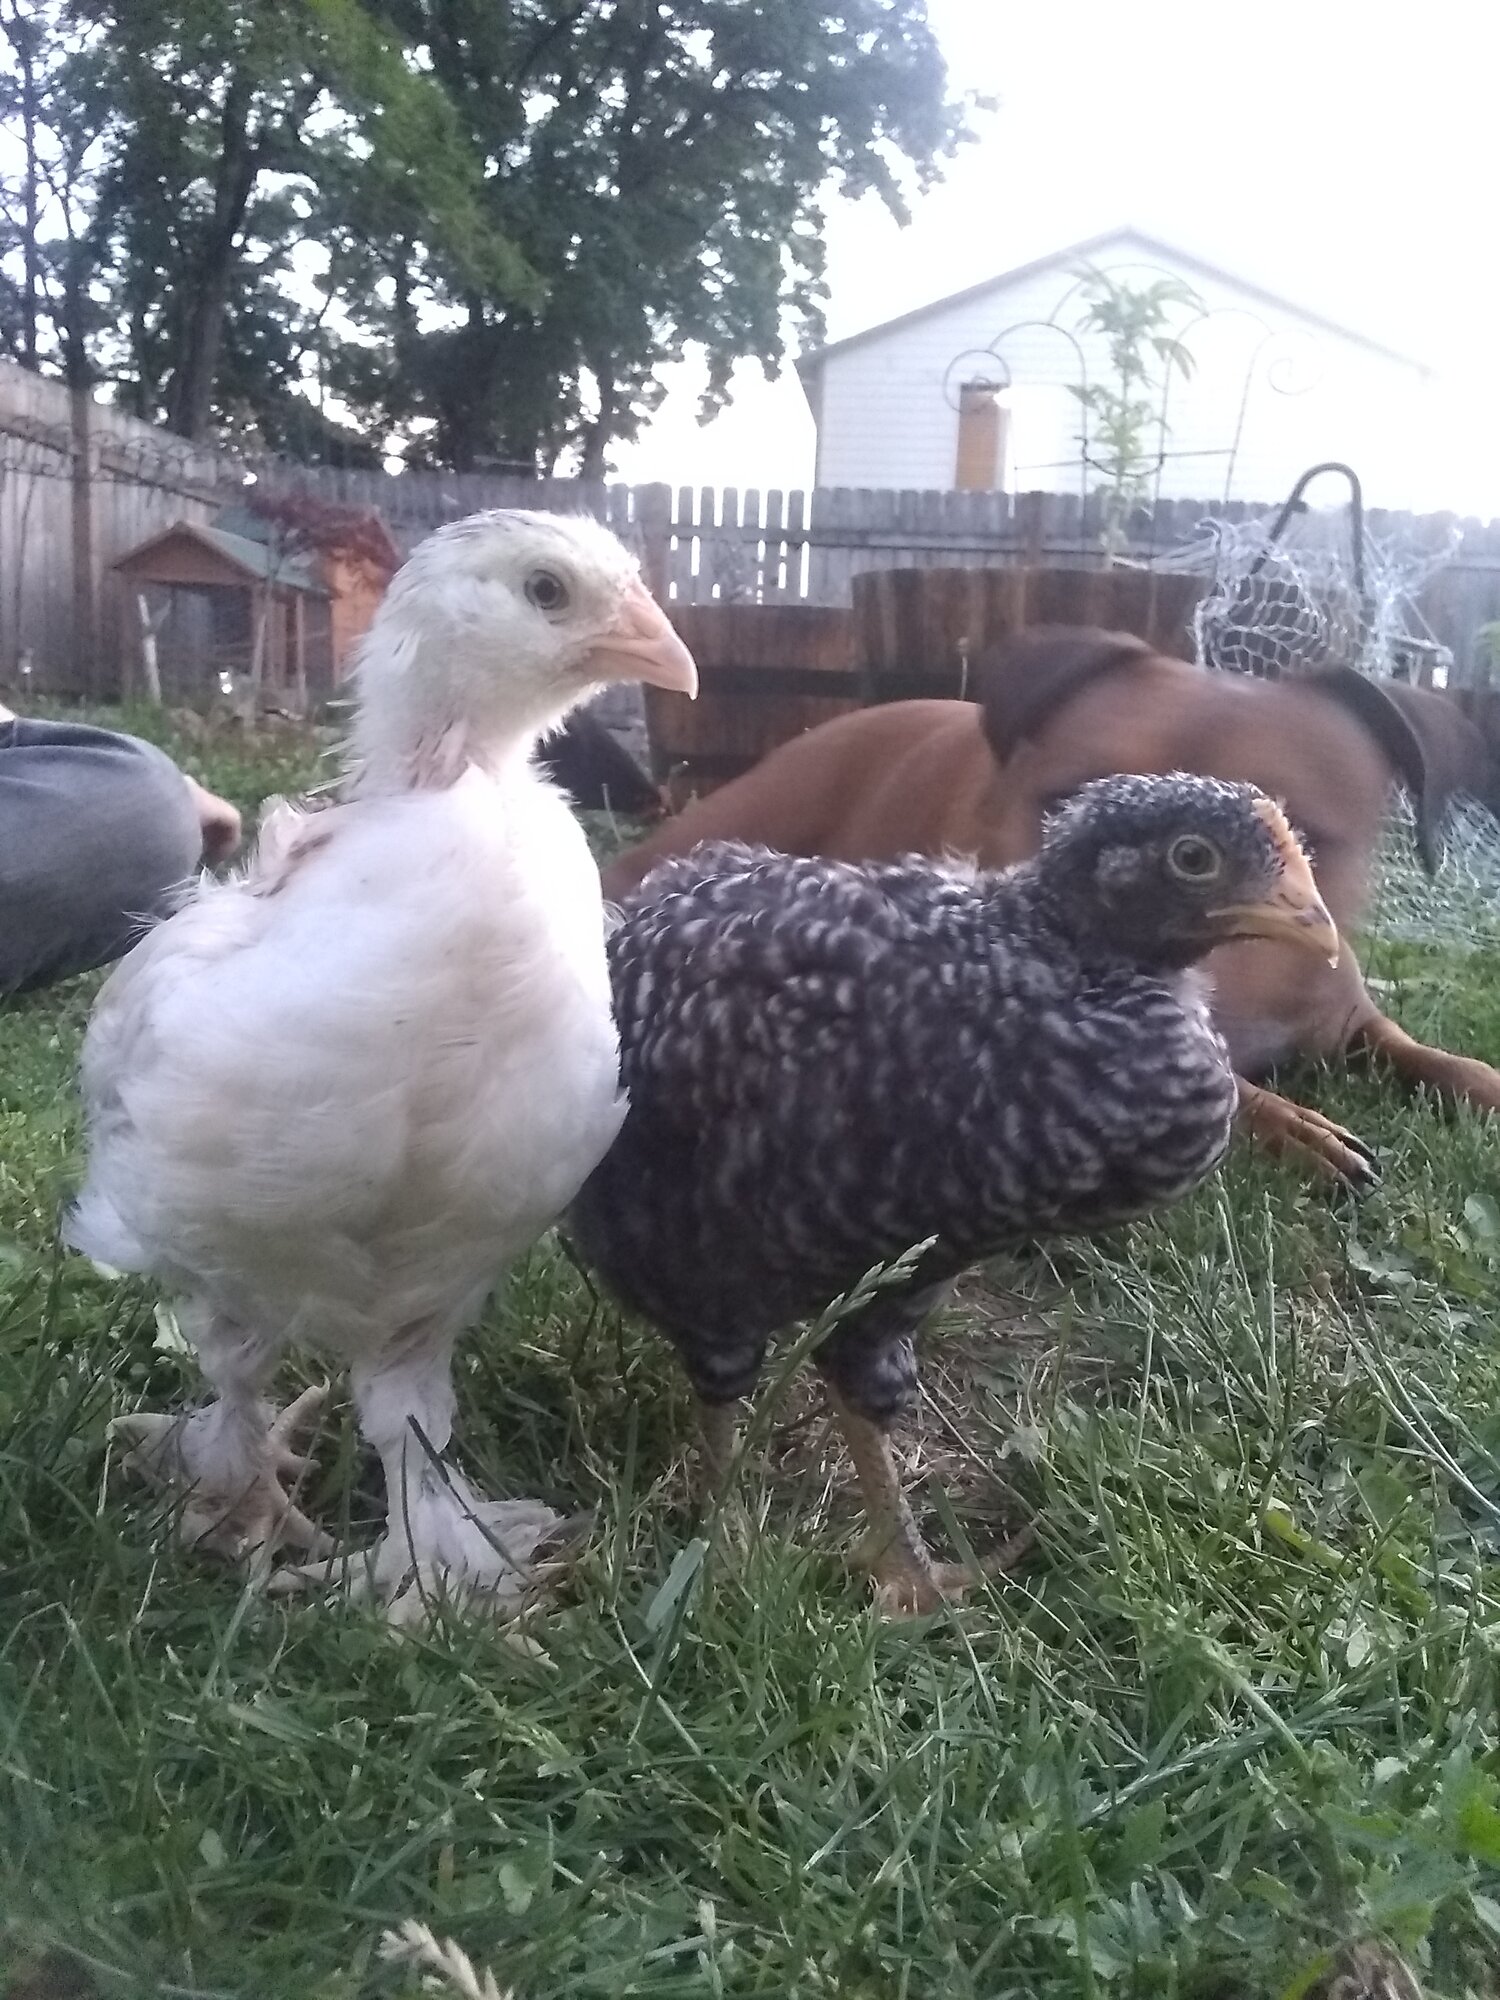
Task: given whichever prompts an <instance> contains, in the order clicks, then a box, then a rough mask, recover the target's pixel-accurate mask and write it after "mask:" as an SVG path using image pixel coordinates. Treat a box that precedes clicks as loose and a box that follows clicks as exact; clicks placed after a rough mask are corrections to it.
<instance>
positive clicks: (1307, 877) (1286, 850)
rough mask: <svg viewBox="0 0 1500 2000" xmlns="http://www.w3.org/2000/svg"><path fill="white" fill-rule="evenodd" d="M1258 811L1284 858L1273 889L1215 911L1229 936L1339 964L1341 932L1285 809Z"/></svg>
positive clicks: (1266, 806)
mask: <svg viewBox="0 0 1500 2000" xmlns="http://www.w3.org/2000/svg"><path fill="white" fill-rule="evenodd" d="M1256 811H1257V812H1258V813H1259V814H1260V816H1261V818H1262V819H1263V820H1264V821H1265V822H1266V825H1267V826H1268V827H1269V828H1270V829H1271V837H1272V838H1273V840H1274V841H1275V842H1276V849H1277V852H1278V853H1279V855H1280V856H1281V873H1280V874H1279V875H1278V876H1277V878H1276V880H1275V882H1274V883H1273V885H1272V887H1271V889H1270V891H1269V892H1268V893H1267V894H1266V895H1265V896H1263V897H1262V898H1261V899H1260V900H1259V901H1258V902H1255V903H1234V904H1231V905H1229V906H1228V907H1227V908H1226V909H1222V910H1215V911H1214V912H1213V915H1214V918H1215V921H1216V922H1218V923H1219V924H1221V925H1222V926H1223V927H1224V935H1225V937H1226V939H1227V938H1274V939H1275V940H1276V941H1277V942H1278V943H1280V944H1290V945H1295V946H1296V947H1297V949H1298V950H1299V951H1310V952H1314V953H1316V955H1317V956H1318V957H1319V958H1323V959H1326V960H1327V961H1328V963H1329V964H1330V965H1337V964H1338V962H1339V950H1340V946H1339V934H1338V929H1337V927H1336V925H1335V924H1334V921H1333V918H1332V917H1331V916H1329V914H1328V911H1327V908H1326V906H1325V905H1324V902H1323V898H1322V897H1321V896H1320V895H1319V894H1318V885H1317V883H1316V882H1315V881H1314V880H1313V872H1312V869H1311V868H1310V867H1309V866H1308V861H1307V856H1306V855H1305V854H1304V853H1303V851H1302V848H1301V845H1300V844H1299V842H1298V840H1297V836H1296V835H1295V834H1294V833H1293V832H1292V829H1291V828H1290V827H1289V826H1288V825H1287V822H1286V818H1285V816H1284V814H1283V813H1282V811H1281V808H1280V807H1279V806H1278V805H1276V804H1275V803H1274V801H1272V800H1271V799H1262V800H1261V802H1260V804H1259V805H1258V806H1257V807H1256Z"/></svg>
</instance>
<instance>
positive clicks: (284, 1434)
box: [110, 1387, 332, 1562]
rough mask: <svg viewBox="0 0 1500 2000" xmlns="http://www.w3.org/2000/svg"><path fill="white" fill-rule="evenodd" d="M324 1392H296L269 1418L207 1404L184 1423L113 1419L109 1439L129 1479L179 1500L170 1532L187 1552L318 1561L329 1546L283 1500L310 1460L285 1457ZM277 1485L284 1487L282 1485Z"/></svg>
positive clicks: (160, 1418)
mask: <svg viewBox="0 0 1500 2000" xmlns="http://www.w3.org/2000/svg"><path fill="white" fill-rule="evenodd" d="M327 1394H328V1391H327V1388H326V1387H317V1388H311V1389H304V1390H303V1391H302V1394H301V1395H300V1396H298V1397H297V1398H296V1400H295V1401H294V1402H292V1403H289V1404H288V1405H287V1407H286V1408H285V1409H284V1410H283V1411H282V1412H281V1414H280V1415H279V1416H277V1417H275V1418H267V1417H265V1416H264V1415H263V1414H261V1413H259V1412H257V1414H256V1415H255V1416H254V1417H253V1418H252V1417H247V1415H246V1413H245V1411H244V1410H243V1408H241V1407H235V1408H231V1407H229V1406H228V1405H226V1404H224V1403H211V1404H210V1405H209V1406H208V1408H207V1409H206V1410H194V1411H192V1412H190V1413H189V1414H188V1415H186V1416H175V1417H172V1416H164V1415H157V1414H155V1413H153V1412H146V1411H141V1412H138V1413H137V1414H136V1415H134V1416H129V1417H117V1418H116V1419H115V1421H114V1423H113V1424H111V1426H110V1435H111V1437H115V1438H119V1439H121V1440H122V1441H123V1442H124V1444H125V1446H126V1450H125V1454H124V1458H125V1463H126V1464H127V1465H128V1466H129V1467H130V1468H131V1470H132V1471H133V1472H137V1473H139V1474H140V1475H141V1477H142V1478H144V1479H148V1480H149V1481H150V1482H151V1484H152V1485H153V1486H159V1487H162V1488H164V1489H165V1490H166V1491H168V1492H171V1493H178V1494H181V1496H182V1505H181V1511H180V1513H179V1515H178V1521H177V1532H178V1535H179V1537H180V1539H181V1540H182V1541H183V1542H185V1543H186V1544H187V1545H188V1546H189V1547H190V1548H199V1549H207V1550H209V1551H211V1552H212V1553H213V1554H215V1555H222V1556H226V1557H228V1558H229V1559H230V1560H231V1561H235V1562H237V1561H240V1560H242V1559H245V1558H249V1557H252V1556H255V1557H258V1558H260V1559H268V1558H269V1557H270V1555H271V1554H272V1553H273V1551H274V1550H276V1549H277V1548H280V1547H283V1546H285V1547H287V1548H293V1549H299V1550H302V1551H304V1552H305V1553H308V1554H320V1553H321V1552H323V1551H324V1550H326V1549H328V1548H330V1547H331V1546H332V1543H331V1541H330V1539H329V1537H328V1536H327V1535H325V1534H324V1532H323V1530H322V1529H321V1528H320V1527H318V1526H317V1524H316V1523H315V1522H313V1521H310V1520H309V1519H308V1518H307V1516H306V1515H305V1514H304V1513H303V1512H302V1510H301V1509H300V1508H299V1507H298V1506H297V1504H296V1501H295V1499H294V1497H293V1495H294V1491H295V1487H296V1482H297V1480H298V1479H300V1478H301V1477H302V1475H303V1474H304V1473H305V1472H306V1471H307V1469H308V1467H309V1465H310V1463H311V1461H310V1460H309V1459H307V1458H304V1457H303V1456H301V1454H299V1453H298V1452H295V1451H293V1449H292V1441H293V1439H294V1438H295V1437H296V1435H297V1433H298V1431H299V1430H301V1429H302V1428H304V1427H305V1426H306V1425H309V1424H311V1423H312V1422H313V1421H314V1420H315V1419H316V1417H317V1415H318V1412H319V1410H320V1409H321V1408H322V1406H323V1401H324V1398H325V1397H326V1396H327ZM283 1482H285V1483H283Z"/></svg>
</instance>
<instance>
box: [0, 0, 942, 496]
mask: <svg viewBox="0 0 1500 2000" xmlns="http://www.w3.org/2000/svg"><path fill="white" fill-rule="evenodd" d="M33 22H35V23H37V24H39V25H38V26H37V27H36V29H35V31H34V32H33V30H32V28H31V26H30V25H29V24H31V23H33ZM13 23H14V24H21V25H18V26H13ZM0 28H4V30H5V35H6V41H7V43H8V47H9V50H10V56H11V68H10V76H9V80H8V84H6V85H0V88H7V87H8V88H9V90H10V95H11V98H12V99H13V101H14V107H15V108H16V109H17V110H18V111H21V110H24V107H25V105H27V104H30V105H31V106H32V109H33V111H34V112H35V114H36V120H37V121H38V132H39V134H40V137H39V138H38V141H37V144H36V146H35V147H33V148H32V149H30V153H29V157H31V158H32V159H34V160H37V161H41V162H43V167H42V168H41V169H34V170H32V171H30V172H29V174H23V175H22V176H21V180H20V181H19V182H17V184H16V186H15V187H14V188H13V189H11V190H9V191H7V190H4V189H0V197H3V206H4V211H5V213H4V222H3V228H0V276H3V278H4V279H5V280H6V282H4V283H0V340H4V341H6V342H7V343H9V344H10V345H11V347H12V350H13V351H16V350H19V351H21V352H23V353H26V354H28V355H30V354H31V353H35V355H36V358H37V360H38V362H39V364H40V365H44V366H63V367H65V368H66V369H67V371H68V372H69V373H70V375H71V376H72V378H73V379H75V380H84V379H88V378H90V377H93V378H94V379H98V380H102V381H104V382H106V383H109V384H112V385H113V386H114V388H115V392H116V393H117V394H118V396H119V397H120V399H121V400H122V401H123V402H124V403H125V405H126V406H127V407H128V408H130V409H131V410H132V411H134V412H135V413H137V414H139V415H141V416H143V417H147V418H154V419H159V420H164V421H166V422H167V423H169V424H170V425H171V426H172V427H173V428H174V429H176V430H178V431H180V432H181V433H182V434H183V435H184V436H186V437H191V438H202V437H206V436H210V435H213V436H218V437H226V438H232V439H243V438H258V439H260V440H262V441H274V442H278V443H282V442H284V441H286V440H289V439H291V438H292V437H293V436H294V435H295V432H296V429H297V423H298V418H299V414H300V413H302V412H307V411H310V410H311V408H312V405H311V403H310V401H309V399H308V393H307V392H308V388H309V383H310V380H311V378H312V377H313V376H314V374H316V377H317V379H318V381H319V383H320V385H321V387H322V389H323V390H324V391H326V392H328V393H329V394H330V395H331V396H332V397H334V398H335V399H337V401H338V402H341V403H342V405H343V406H344V410H345V411H346V412H347V413H349V414H350V415H352V418H353V421H354V425H355V429H356V436H355V437H353V438H351V437H350V436H349V434H348V427H347V426H344V427H343V428H342V429H341V427H340V423H339V422H337V421H332V422H330V421H329V420H328V419H327V417H326V416H325V415H323V413H322V412H321V411H320V413H319V416H318V419H317V421H316V422H315V423H314V422H312V421H311V420H310V419H309V421H308V424H307V430H308V435H309V438H310V439H311V440H312V441H313V442H314V443H315V445H316V448H317V449H319V450H321V451H324V452H327V453H330V454H348V453H350V452H358V451H359V450H361V449H363V450H364V451H366V452H370V453H374V452H377V451H381V450H383V449H384V448H385V447H386V445H387V443H388V441H389V440H390V439H391V438H392V436H395V437H396V438H398V439H400V440H402V441H404V442H405V443H406V445H407V447H408V455H409V457H411V458H412V459H413V461H418V460H423V459H425V460H427V461H429V462H433V463H438V464H446V465H454V466H459V467H463V466H472V465H479V464H486V463H506V464H515V465H519V466H524V467H528V468H534V469H537V470H547V469H550V468H551V467H552V466H554V465H555V464H557V463H558V462H559V461H560V460H563V459H565V458H566V459H568V460H569V461H570V462H576V463H577V464H578V465H579V466H580V467H581V469H582V470H583V471H584V472H585V473H586V474H588V475H589V476H598V475H599V474H601V473H602V471H603V469H604V466H605V464H606V462H607V458H608V454H609V451H610V448H611V447H612V446H613V445H614V444H615V443H616V442H618V441H619V440H621V439H625V438H630V437H632V436H634V435H635V434H636V432H637V431H638V430H639V428H640V426H641V424H642V422H643V421H644V420H645V418H646V417H647V416H648V415H649V413H650V411H651V410H652V409H653V408H654V407H655V406H656V404H657V402H658V401H659V400H660V397H661V395H662V393H663V391H662V369H663V366H664V365H665V364H666V363H668V362H670V361H672V360H675V359H676V358H678V357H679V356H680V355H681V354H682V353H683V352H684V351H685V350H686V349H688V348H689V347H690V346H692V347H695V348H698V349H701V351H702V352H703V353H704V354H705V355H706V357H707V361H708V370H709V379H708V388H707V393H706V396H705V401H704V408H705V413H706V414H707V413H710V412H711V411H712V410H713V409H715V408H717V407H718V406H719V405H720V404H721V403H722V402H723V400H724V397H725V395H726V393H727V385H728V380H729V374H730V370H731V369H732V367H733V365H734V364H735V362H736V361H738V360H740V359H741V358H743V357H746V356H755V357H758V358H759V359H760V361H761V362H762V364H763V365H764V366H765V367H766V368H767V370H768V371H770V370H774V369H775V368H776V367H778V366H779V365H780V362H781V360H782V359H783V355H784V349H785V343H786V339H787V333H788V329H789V327H791V326H794V325H795V326H800V327H801V328H802V329H804V330H805V331H807V332H810V333H813V334H816V333H817V332H818V331H819V330H820V327H821V315H820V306H821V299H822V296H823V242H822V236H823V219H824V209H825V206H826V203H827V200H828V199H829V197H830V195H831V194H834V193H848V194H854V195H859V194H863V193H867V192H868V193H873V194H874V195H875V196H876V197H877V198H878V199H880V200H882V201H884V202H885V203H886V205H887V206H888V207H889V208H891V209H892V210H893V211H894V212H895V213H897V214H898V215H904V207H903V203H904V198H905V190H906V189H907V188H908V187H909V186H910V185H912V184H915V185H916V186H918V187H921V186H925V185H926V184H927V183H929V182H930V181H931V180H932V179H933V178H934V177H935V176H936V175H937V174H938V172H939V171H940V167H941V163H942V161H943V160H944V159H945V158H946V157H947V156H948V155H949V154H951V153H952V151H953V150H954V148H955V147H956V146H957V145H958V144H959V143H960V141H961V140H962V138H963V137H964V136H965V131H966V128H965V124H964V111H963V107H962V106H961V105H959V104H958V103H956V102H955V101H953V100H952V99H951V98H950V96H949V93H948V87H947V78H946V72H945V69H944V65H943V61H942V57H941V55H940V53H939V51H938V48H937V45H936V42H935V40H934V38H933V36H932V33H931V31H930V29H929V27H928V24H927V19H926V0H795V4H792V0H786V4H781V0H776V4H772V0H238V4H231V3H230V0H0ZM24 122H25V121H24V118H23V119H22V123H23V124H24ZM28 129H30V128H28ZM47 163H50V165H48V164H47ZM49 173H50V175H51V178H50V179H49V178H48V176H49ZM27 187H30V188H31V189H32V190H33V191H35V190H36V189H37V188H38V187H41V188H44V189H45V193H44V194H42V195H41V197H40V199H39V200H36V201H33V202H32V204H31V206H30V208H28V206H27V201H26V198H25V196H26V188H27ZM35 301H40V303H37V304H35V307H34V304H33V302H35Z"/></svg>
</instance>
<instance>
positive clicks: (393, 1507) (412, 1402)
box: [278, 1328, 568, 1625]
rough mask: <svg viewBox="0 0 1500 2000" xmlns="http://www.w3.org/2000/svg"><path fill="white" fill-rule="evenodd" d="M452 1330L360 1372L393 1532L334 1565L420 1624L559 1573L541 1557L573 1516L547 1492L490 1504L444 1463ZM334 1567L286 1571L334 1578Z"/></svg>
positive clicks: (519, 1596)
mask: <svg viewBox="0 0 1500 2000" xmlns="http://www.w3.org/2000/svg"><path fill="white" fill-rule="evenodd" d="M452 1354H453V1337H452V1336H451V1335H450V1334H447V1333H444V1334H437V1333H434V1332H433V1330H432V1329H431V1328H415V1329H411V1330H410V1331H408V1332H407V1333H406V1334H404V1335H403V1336H402V1337H401V1338H400V1339H399V1340H398V1341H396V1342H393V1343H392V1345H391V1346H390V1347H388V1348H387V1349H386V1350H385V1352H384V1353H383V1354H382V1355H380V1356H379V1357H378V1359H374V1360H370V1361H365V1362H361V1363H357V1364H356V1365H355V1367H354V1369H353V1371H352V1383H353V1389H354V1400H355V1405H356V1407H357V1409H358V1411H359V1425H360V1429H361V1430H362V1431H363V1432H364V1434H365V1436H366V1437H367V1438H368V1439H369V1441H370V1443H371V1444H372V1445H374V1447H375V1449H376V1450H377V1451H378V1452H379V1453H380V1462H381V1464H382V1466H383V1467H384V1469H385V1490H386V1531H385V1533H384V1534H383V1535H382V1536H381V1538H380V1540H379V1541H378V1542H377V1543H376V1544H375V1546H374V1547H373V1548H372V1549H370V1550H367V1551H365V1552H363V1553H362V1554H360V1555H356V1556H350V1557H347V1558H345V1559H344V1560H343V1561H342V1563H340V1564H339V1565H338V1566H337V1567H338V1571H339V1574H340V1578H341V1580H342V1581H343V1582H344V1583H345V1584H346V1585H347V1587H348V1588H349V1590H350V1592H351V1594H352V1595H354V1596H357V1597H365V1596H373V1597H375V1598H376V1599H377V1600H378V1601H379V1602H381V1603H383V1604H384V1605H385V1606H386V1611H387V1616H388V1617H389V1618H390V1620H391V1622H392V1624H395V1625H410V1624H418V1623H420V1622H421V1621H422V1620H423V1619H424V1618H426V1617H427V1615H428V1614H429V1612H430V1611H431V1610H432V1608H433V1607H434V1605H435V1604H437V1603H440V1602H442V1601H444V1600H446V1601H448V1602H450V1603H456V1604H461V1605H463V1606H464V1607H465V1608H470V1607H472V1608H477V1609H483V1610H486V1611H489V1612H492V1613H496V1614H499V1615H501V1616H506V1615H510V1614H513V1613H514V1612H516V1611H518V1610H520V1609H521V1608H522V1607H523V1606H524V1604H525V1603H526V1602H527V1601H528V1599H529V1598H530V1597H532V1596H533V1595H534V1594H535V1591H536V1587H537V1585H538V1584H539V1583H540V1582H542V1581H543V1580H544V1579H545V1577H546V1576H547V1575H550V1574H551V1573H552V1570H551V1567H550V1566H548V1565H545V1564H544V1565H538V1564H537V1563H536V1562H535V1561H534V1558H535V1556H536V1552H537V1550H538V1548H539V1547H540V1546H541V1544H542V1543H544V1542H546V1541H548V1540H553V1539H556V1538H557V1536H558V1533H559V1530H562V1529H564V1528H565V1527H566V1526H567V1525H568V1524H567V1522H566V1521H565V1519H564V1517H563V1516H562V1515H561V1514H557V1513H554V1512H553V1510H552V1509H551V1508H550V1507H547V1506H544V1505H543V1504H542V1502H541V1501H539V1500H485V1499H483V1498H481V1497H480V1496H479V1495H478V1494H477V1493H476V1492H475V1491H474V1489H473V1487H472V1486H470V1484H469V1483H468V1481H467V1480H466V1479H464V1478H463V1476H462V1475H461V1474H460V1473H459V1472H458V1471H456V1470H455V1468H454V1467H453V1466H451V1465H449V1464H447V1463H445V1462H441V1459H442V1453H443V1452H444V1451H445V1450H446V1449H447V1446H448V1443H449V1440H450V1439H451V1437H452V1435H453V1411H454V1396H453V1377H452V1366H451V1364H452ZM334 1567H335V1566H334V1565H331V1564H328V1563H307V1564H303V1565H302V1566H301V1567H300V1568H299V1569H298V1570H297V1571H295V1572H286V1571H283V1572H282V1578H281V1579H278V1581H279V1582H281V1581H282V1580H283V1579H284V1580H285V1583H287V1584H289V1583H290V1581H291V1578H292V1576H294V1575H295V1577H296V1578H297V1579H298V1580H299V1581H301V1582H304V1583H311V1582H316V1581H329V1580H333V1576H334Z"/></svg>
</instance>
